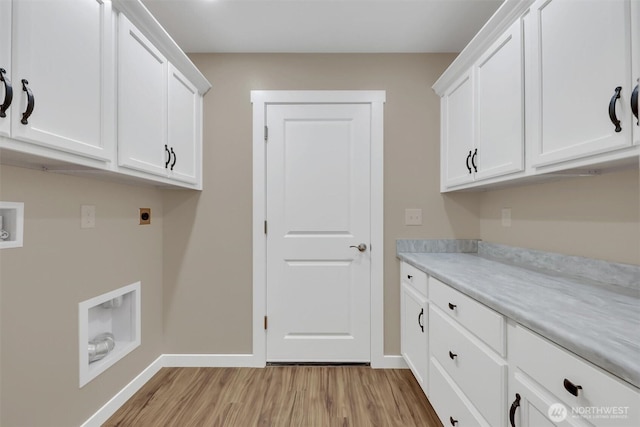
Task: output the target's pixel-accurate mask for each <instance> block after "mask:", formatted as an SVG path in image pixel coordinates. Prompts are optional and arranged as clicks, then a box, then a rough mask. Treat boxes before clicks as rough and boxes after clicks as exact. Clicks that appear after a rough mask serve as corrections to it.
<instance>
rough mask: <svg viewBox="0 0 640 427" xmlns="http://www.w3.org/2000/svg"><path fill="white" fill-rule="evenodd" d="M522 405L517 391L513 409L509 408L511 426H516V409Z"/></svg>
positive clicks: (512, 405)
mask: <svg viewBox="0 0 640 427" xmlns="http://www.w3.org/2000/svg"><path fill="white" fill-rule="evenodd" d="M519 406H520V395H519V394H518V393H516V400H514V401H513V403H512V404H511V409H509V422H510V423H511V427H516V409H518V407H519Z"/></svg>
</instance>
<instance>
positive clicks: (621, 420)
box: [509, 325, 640, 426]
mask: <svg viewBox="0 0 640 427" xmlns="http://www.w3.org/2000/svg"><path fill="white" fill-rule="evenodd" d="M612 351H614V350H612ZM509 361H510V363H511V364H512V366H513V367H514V368H515V369H516V372H518V371H520V372H523V373H525V374H527V375H528V376H529V377H531V378H533V379H534V380H535V381H536V382H537V383H539V384H540V385H541V386H542V387H544V388H545V389H546V390H548V391H549V392H550V393H551V394H553V395H554V396H556V397H557V398H558V399H560V400H561V401H562V402H563V403H565V404H566V405H567V406H568V407H569V411H572V410H574V411H577V412H578V413H579V414H581V415H583V416H584V418H586V420H587V421H589V422H591V423H593V424H594V425H597V426H609V425H616V426H623V425H640V390H638V389H637V388H634V387H633V386H631V385H628V384H627V383H625V382H623V381H622V380H619V379H617V378H616V377H614V376H613V375H611V374H609V373H607V372H605V371H603V370H602V369H600V368H598V367H596V366H594V365H591V364H590V363H589V362H587V361H585V360H584V359H581V358H580V357H578V356H576V355H574V354H572V353H570V352H569V351H567V350H565V349H563V348H561V347H559V346H557V345H556V344H554V343H552V342H550V341H548V340H547V339H545V338H542V337H541V336H539V335H537V334H535V333H533V332H531V331H530V330H528V329H526V328H524V327H522V326H520V325H517V326H515V327H513V328H510V329H509ZM565 380H568V381H570V382H571V383H572V384H573V385H575V386H580V387H582V388H581V389H578V390H577V396H574V395H573V394H571V393H570V391H568V390H567V388H571V386H570V384H567V387H565ZM625 407H626V408H627V409H626V410H624V409H619V408H625ZM594 410H595V411H611V410H616V411H618V412H613V413H614V414H620V412H619V411H620V410H622V412H624V414H622V417H620V416H619V415H616V417H608V416H607V415H606V414H608V413H612V412H605V413H604V414H595V415H589V414H588V413H587V412H585V411H594ZM570 414H571V412H570ZM603 415H604V416H603ZM608 418H611V419H608Z"/></svg>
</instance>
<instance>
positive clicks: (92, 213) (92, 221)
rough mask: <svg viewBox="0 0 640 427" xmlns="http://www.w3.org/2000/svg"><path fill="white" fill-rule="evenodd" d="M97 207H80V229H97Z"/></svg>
mask: <svg viewBox="0 0 640 427" xmlns="http://www.w3.org/2000/svg"><path fill="white" fill-rule="evenodd" d="M95 226H96V207H95V205H82V206H80V228H95Z"/></svg>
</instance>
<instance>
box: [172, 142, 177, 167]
mask: <svg viewBox="0 0 640 427" xmlns="http://www.w3.org/2000/svg"><path fill="white" fill-rule="evenodd" d="M171 154H173V163H171V170H173V167H174V166H175V165H176V162H177V161H178V156H176V153H175V152H174V151H173V147H171Z"/></svg>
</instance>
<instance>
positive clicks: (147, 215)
mask: <svg viewBox="0 0 640 427" xmlns="http://www.w3.org/2000/svg"><path fill="white" fill-rule="evenodd" d="M139 218H140V225H149V224H151V208H140V215H139Z"/></svg>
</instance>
